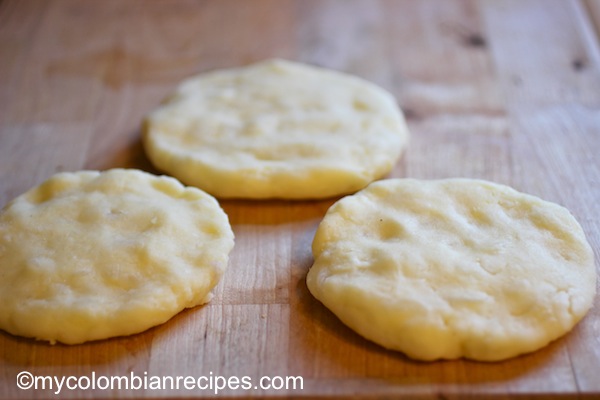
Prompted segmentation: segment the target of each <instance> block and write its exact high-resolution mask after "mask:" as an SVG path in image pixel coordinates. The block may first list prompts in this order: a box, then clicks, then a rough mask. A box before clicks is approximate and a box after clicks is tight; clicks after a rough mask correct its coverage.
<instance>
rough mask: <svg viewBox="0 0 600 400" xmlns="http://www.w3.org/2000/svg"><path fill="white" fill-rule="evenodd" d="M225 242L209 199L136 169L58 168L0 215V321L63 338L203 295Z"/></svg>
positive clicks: (123, 323)
mask: <svg viewBox="0 0 600 400" xmlns="http://www.w3.org/2000/svg"><path fill="white" fill-rule="evenodd" d="M232 247H233V233H232V231H231V227H230V225H229V221H228V219H227V216H226V215H225V213H224V212H223V211H222V209H221V208H220V207H219V204H218V203H217V201H216V200H215V199H214V198H213V197H212V196H210V195H208V194H206V193H204V192H203V191H201V190H199V189H197V188H190V187H184V186H183V185H182V184H181V183H179V182H178V181H177V180H175V179H173V178H170V177H165V176H162V177H157V176H154V175H151V174H148V173H145V172H142V171H137V170H122V169H114V170H109V171H106V172H96V171H82V172H75V173H60V174H57V175H55V176H53V177H52V178H50V179H49V180H47V181H46V182H44V183H43V184H41V185H40V186H38V187H35V188H33V189H31V190H29V191H28V192H26V193H24V194H22V195H21V196H19V197H17V198H16V199H14V200H13V201H12V202H10V203H9V204H8V205H7V206H6V207H5V208H4V209H3V210H2V212H1V213H0V260H2V262H1V263H0V276H2V279H0V328H1V329H3V330H5V331H7V332H10V333H12V334H15V335H20V336H25V337H32V338H36V339H39V340H45V341H50V342H51V343H55V342H62V343H67V344H75V343H82V342H85V341H90V340H96V339H104V338H109V337H113V336H121V335H129V334H133V333H137V332H141V331H144V330H146V329H148V328H150V327H152V326H155V325H158V324H161V323H163V322H165V321H167V320H168V319H169V318H171V317H172V316H174V315H175V314H177V313H178V312H179V311H181V310H182V309H184V308H186V307H193V306H196V305H199V304H203V303H205V302H207V301H208V300H210V291H211V289H212V288H213V286H215V285H216V284H217V282H218V281H219V278H220V277H221V275H222V274H223V272H224V270H225V268H226V266H227V263H228V254H229V252H230V251H231V249H232Z"/></svg>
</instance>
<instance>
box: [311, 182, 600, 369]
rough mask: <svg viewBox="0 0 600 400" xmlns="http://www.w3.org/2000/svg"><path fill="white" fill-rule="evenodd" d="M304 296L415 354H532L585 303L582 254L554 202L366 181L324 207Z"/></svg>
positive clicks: (589, 260) (588, 287) (495, 191)
mask: <svg viewBox="0 0 600 400" xmlns="http://www.w3.org/2000/svg"><path fill="white" fill-rule="evenodd" d="M313 254H314V258H315V262H314V265H313V266H312V268H311V269H310V271H309V273H308V277H307V285H308V288H309V289H310V291H311V293H312V294H313V295H314V296H315V297H316V298H317V299H318V300H320V301H321V302H322V303H323V304H324V305H325V306H327V307H328V308H329V309H330V310H331V311H333V313H334V314H336V315H337V316H338V317H339V318H340V319H341V320H342V321H343V322H344V323H345V324H346V325H348V326H349V327H351V328H352V329H354V330H355V331H356V332H358V333H359V334H360V335H362V336H364V337H365V338H367V339H370V340H372V341H374V342H376V343H378V344H380V345H382V346H384V347H386V348H389V349H394V350H399V351H401V352H404V353H405V354H406V355H408V356H410V357H412V358H415V359H420V360H435V359H454V358H460V357H465V358H470V359H475V360H481V361H495V360H502V359H506V358H509V357H513V356H516V355H519V354H522V353H527V352H531V351H534V350H537V349H539V348H541V347H543V346H545V345H546V344H548V343H549V342H550V341H552V340H554V339H557V338H558V337H560V336H561V335H563V334H565V333H566V332H568V331H569V330H570V329H571V328H572V327H573V326H574V325H575V324H576V323H577V322H578V321H579V320H580V319H581V318H582V317H583V316H584V315H585V314H586V312H587V311H588V310H589V308H590V307H591V306H592V302H593V298H594V295H595V290H596V270H595V266H594V259H593V252H592V249H591V248H590V245H589V244H588V242H587V241H586V238H585V236H584V233H583V231H582V229H581V227H580V226H579V224H578V223H577V221H576V220H575V219H574V218H573V217H572V216H571V214H570V213H569V211H567V210H566V209H565V208H563V207H561V206H559V205H556V204H553V203H550V202H547V201H543V200H541V199H539V198H537V197H534V196H531V195H527V194H523V193H519V192H517V191H515V190H513V189H511V188H509V187H507V186H503V185H498V184H494V183H491V182H485V181H480V180H469V179H448V180H437V181H422V180H413V179H393V180H386V181H380V182H375V183H373V184H371V185H369V186H368V187H367V188H366V189H364V190H362V191H360V192H359V193H357V194H356V195H353V196H348V197H345V198H343V199H341V200H340V201H338V202H337V203H335V204H334V205H333V206H332V207H331V208H330V210H329V211H328V212H327V214H326V216H325V218H324V220H323V221H322V223H321V224H320V226H319V228H318V230H317V232H316V235H315V238H314V242H313Z"/></svg>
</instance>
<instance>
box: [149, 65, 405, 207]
mask: <svg viewBox="0 0 600 400" xmlns="http://www.w3.org/2000/svg"><path fill="white" fill-rule="evenodd" d="M407 140H408V131H407V128H406V124H405V121H404V117H403V115H402V113H401V111H400V109H399V108H398V106H397V104H396V101H395V99H394V97H393V96H392V95H391V94H389V93H388V92H386V91H384V90H383V89H381V88H380V87H378V86H376V85H374V84H372V83H369V82H367V81H365V80H363V79H360V78H357V77H354V76H351V75H348V74H343V73H340V72H336V71H331V70H326V69H323V68H318V67H313V66H308V65H303V64H299V63H294V62H290V61H284V60H277V59H275V60H267V61H264V62H261V63H258V64H253V65H250V66H247V67H241V68H234V69H228V70H219V71H213V72H209V73H205V74H201V75H198V76H196V77H193V78H190V79H188V80H186V81H184V82H183V83H182V84H181V85H180V86H179V87H178V88H177V90H176V91H175V93H174V94H173V95H172V96H171V97H170V98H169V99H168V100H167V101H166V102H164V104H163V105H162V106H161V107H160V108H158V109H157V110H156V111H154V112H153V113H151V114H150V115H149V116H148V117H147V119H146V123H145V131H144V136H143V141H144V147H145V150H146V153H147V155H148V157H149V158H150V160H151V161H152V162H153V164H154V165H155V166H156V167H158V168H159V169H161V170H162V171H166V172H168V173H169V174H170V175H173V176H174V177H176V178H178V179H180V180H181V181H182V182H184V183H186V184H189V185H195V186H198V187H199V188H201V189H203V190H206V191H207V192H209V193H211V194H213V195H214V196H217V197H221V198H231V197H237V198H254V199H261V198H286V199H310V198H323V197H330V196H335V195H340V194H347V193H353V192H355V191H357V190H359V189H361V188H363V187H364V186H366V185H367V184H368V183H370V182H371V181H373V180H375V179H378V178H380V177H382V176H383V175H385V174H386V173H388V172H389V171H390V170H391V169H392V167H393V166H394V164H395V163H396V161H397V160H398V158H399V157H400V155H401V152H402V151H403V149H404V148H405V146H406V143H407Z"/></svg>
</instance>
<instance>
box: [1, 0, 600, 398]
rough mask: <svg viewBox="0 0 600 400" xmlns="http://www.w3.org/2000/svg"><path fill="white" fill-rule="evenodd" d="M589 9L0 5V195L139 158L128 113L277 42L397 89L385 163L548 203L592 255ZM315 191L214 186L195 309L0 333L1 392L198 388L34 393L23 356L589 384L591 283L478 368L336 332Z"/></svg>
mask: <svg viewBox="0 0 600 400" xmlns="http://www.w3.org/2000/svg"><path fill="white" fill-rule="evenodd" d="M599 11H600V8H599V7H598V2H597V1H593V0H588V1H578V0H564V1H563V0H505V1H491V0H488V1H486V0H484V1H474V0H473V1H470V0H447V1H443V2H439V1H433V0H426V1H411V0H379V1H371V0H349V1H341V0H324V1H321V0H304V1H294V0H257V1H252V2H241V1H235V0H223V1H216V0H207V1H202V2H196V1H179V0H176V1H160V0H149V1H140V0H131V1H118V0H106V1H94V2H92V1H87V2H82V1H76V0H52V1H42V0H28V1H16V0H13V1H11V0H4V1H2V2H0V61H1V62H0V206H2V205H4V204H6V203H7V202H8V201H9V200H10V199H11V198H13V197H15V196H17V195H18V194H20V193H21V192H23V191H25V190H27V189H28V188H29V187H31V186H32V185H35V184H37V183H39V182H41V181H43V180H44V179H46V178H47V177H49V176H50V175H52V174H53V173H55V172H57V171H74V170H79V169H85V168H87V169H107V168H112V167H131V168H140V169H143V170H147V171H150V172H158V171H156V170H155V169H154V168H153V167H152V166H151V165H150V163H149V162H148V160H147V159H146V157H145V155H144V153H143V149H142V146H141V143H140V121H141V120H142V118H143V117H144V115H145V114H146V113H147V112H149V111H151V110H152V109H153V108H154V107H156V105H157V104H158V103H159V102H160V101H161V99H162V98H164V97H165V96H166V95H167V94H168V93H169V91H170V90H171V89H172V88H173V87H174V86H175V85H176V84H177V82H179V81H180V80H181V79H183V78H185V77H187V76H189V75H191V74H194V73H197V72H201V71H207V70H210V69H214V68H223V67H232V66H239V65H245V64H248V63H251V62H254V61H258V60H261V59H264V58H267V57H283V58H289V59H292V60H298V61H303V62H308V63H313V64H317V65H323V66H326V67H330V68H335V69H339V70H342V71H346V72H349V73H353V74H356V75H359V76H362V77H364V78H366V79H369V80H371V81H373V82H376V83H378V84H380V85H381V86H383V87H385V88H386V89H388V90H389V91H391V92H392V93H393V94H394V95H395V96H396V98H397V99H398V102H399V104H400V105H401V106H402V107H403V109H404V110H405V112H406V115H407V118H408V122H409V128H410V130H411V133H412V138H411V143H410V147H409V149H408V151H407V152H406V154H405V155H404V156H403V158H402V159H401V160H400V161H399V162H398V164H397V165H396V167H395V168H394V170H393V172H392V173H391V174H390V176H392V177H416V178H444V177H453V176H463V177H471V178H483V179H489V180H493V181H497V182H500V183H505V184H509V185H511V186H513V187H515V188H516V189H518V190H521V191H524V192H528V193H531V194H534V195H538V196H541V197H543V198H545V199H547V200H551V201H555V202H558V203H560V204H563V205H565V206H566V207H568V208H569V209H570V210H571V211H572V213H573V214H574V216H575V217H576V218H577V219H578V220H579V221H580V222H581V224H582V225H583V228H584V230H585V232H586V234H587V236H588V239H589V241H590V243H591V244H592V247H593V249H594V252H595V255H596V258H597V260H598V259H600V251H599V250H600V220H599V218H600V217H599V216H600V162H599V159H598V157H599V154H600V47H599V44H598V43H599V40H598V32H599V30H598V26H599V21H600V19H599V15H600V14H599ZM335 200H336V199H328V200H322V201H306V202H304V201H302V202H288V201H264V202H258V201H242V200H240V201H234V200H228V201H223V202H222V206H223V208H224V209H225V211H226V212H227V214H228V215H229V217H230V220H231V223H232V226H233V229H234V232H235V235H236V246H235V249H234V251H233V253H232V256H231V262H230V266H229V269H228V271H227V273H226V275H225V276H224V278H223V280H222V281H221V283H220V284H219V286H218V287H217V288H216V290H215V298H214V299H213V300H212V302H211V303H210V304H208V305H205V306H203V307H199V308H195V309H192V310H186V311H184V312H182V313H180V314H179V315H177V316H175V317H174V318H173V319H172V320H170V321H169V322H167V323H166V324H164V325H162V326H159V327H156V328H154V329H151V330H149V331H147V332H144V333H142V334H139V335H134V336H131V337H126V338H116V339H111V340H105V341H100V342H95V343H89V344H84V345H80V346H63V345H56V346H50V345H46V344H42V343H35V342H33V341H30V340H26V339H21V338H17V337H13V336H11V335H8V334H5V333H0V398H2V399H4V398H6V399H8V398H56V397H60V398H80V397H101V398H111V397H123V398H132V397H135V398H138V397H164V398H171V397H201V396H210V395H214V393H212V392H210V391H209V392H206V391H201V390H191V391H189V390H185V389H180V390H166V391H152V390H113V391H110V390H100V389H96V390H87V391H78V392H69V391H63V392H61V394H60V396H55V395H54V394H53V392H52V390H48V389H46V390H38V391H32V390H27V391H24V390H20V389H18V388H17V386H16V375H17V374H18V373H19V372H20V371H23V370H27V371H31V372H32V373H34V374H36V375H55V376H59V377H61V376H69V375H75V376H91V374H92V373H95V374H97V375H106V376H109V375H128V374H130V373H132V372H133V373H135V374H137V375H140V376H143V375H144V373H146V374H147V375H149V376H151V375H157V376H163V375H169V376H176V375H180V376H195V377H199V376H202V375H209V374H210V373H212V374H214V375H221V376H225V377H229V376H238V377H242V376H249V377H251V378H252V379H253V380H254V381H255V382H257V381H258V379H259V378H260V377H262V376H271V377H272V376H286V375H290V376H302V377H303V378H304V388H303V389H302V390H288V391H286V390H283V391H275V390H266V391H264V390H250V391H240V390H237V391H236V390H223V391H222V392H221V393H220V394H219V395H218V397H228V396H233V397H235V396H240V397H261V396H267V397H269V396H290V397H302V396H304V397H311V398H312V397H356V398H386V397H391V398H396V397H402V396H407V397H422V398H438V397H440V398H464V397H466V396H473V397H477V398H479V397H482V396H491V397H494V398H496V397H497V398H511V397H514V396H534V395H535V396H536V397H552V398H555V397H574V398H576V397H588V396H589V397H595V396H600V380H599V379H598V371H600V304H599V301H598V300H597V301H596V303H595V307H594V308H593V309H592V311H591V312H590V314H589V315H588V316H587V317H586V318H585V319H584V320H583V321H582V322H581V323H580V324H579V325H578V326H577V327H576V328H575V329H574V330H573V332H571V333H570V334H568V335H567V336H565V337H564V338H561V339H559V340H557V341H556V342H554V343H552V344H550V345H549V346H548V347H547V348H545V349H543V350H540V351H538V352H536V353H533V354H529V355H525V356H522V357H518V358H515V359H511V360H507V361H503V362H498V363H477V362H472V361H466V360H457V361H444V362H433V363H419V362H414V361H411V360H409V359H407V358H406V357H404V356H403V355H401V354H397V353H394V352H389V351H386V350H384V349H382V348H380V347H378V346H376V345H374V344H372V343H370V342H367V341H365V340H364V339H362V338H360V337H359V336H358V335H356V334H354V333H353V332H352V331H350V330H349V329H348V328H346V327H345V326H344V325H343V324H341V323H340V322H339V321H338V320H337V319H336V318H335V317H334V316H333V314H331V313H330V312H329V311H328V310H326V309H325V308H324V307H323V306H322V305H321V304H320V303H318V302H317V301H316V300H314V299H313V298H312V296H311V295H310V293H309V292H308V290H307V288H306V285H305V283H304V279H305V276H306V272H307V271H308V269H309V268H310V266H311V263H312V256H311V252H310V245H311V241H312V237H313V234H314V231H315V229H316V227H317V225H318V223H319V221H320V220H321V218H322V217H323V215H324V213H325V212H326V210H327V209H328V207H329V206H330V205H331V204H333V202H334V201H335ZM0 262H1V260H0ZM597 264H598V263H597ZM0 279H1V277H0Z"/></svg>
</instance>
